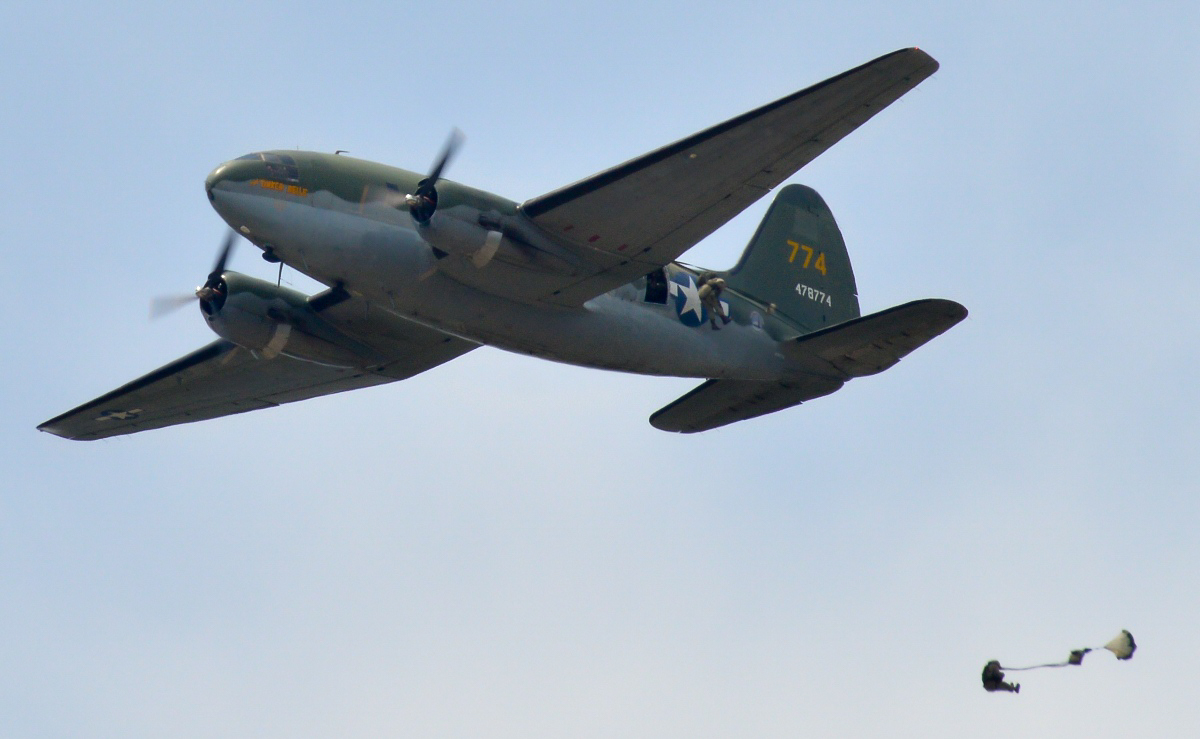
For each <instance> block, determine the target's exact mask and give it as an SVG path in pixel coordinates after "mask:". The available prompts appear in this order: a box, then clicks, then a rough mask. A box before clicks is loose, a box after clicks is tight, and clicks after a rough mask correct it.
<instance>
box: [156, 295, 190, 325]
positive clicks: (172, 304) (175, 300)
mask: <svg viewBox="0 0 1200 739" xmlns="http://www.w3.org/2000/svg"><path fill="white" fill-rule="evenodd" d="M194 300H196V296H195V295H193V294H186V295H160V296H158V297H157V298H154V299H153V300H151V301H150V320H151V321H154V320H157V319H159V318H162V317H163V316H165V315H168V314H171V313H174V312H175V311H177V310H179V309H180V308H182V307H183V306H185V305H187V304H188V303H191V302H192V301H194Z"/></svg>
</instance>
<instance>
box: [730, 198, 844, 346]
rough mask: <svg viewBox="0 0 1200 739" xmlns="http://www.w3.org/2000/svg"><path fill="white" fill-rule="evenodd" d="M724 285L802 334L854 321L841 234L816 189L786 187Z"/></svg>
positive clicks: (772, 205)
mask: <svg viewBox="0 0 1200 739" xmlns="http://www.w3.org/2000/svg"><path fill="white" fill-rule="evenodd" d="M724 276H725V279H726V283H727V284H728V285H729V287H732V288H734V289H735V290H737V291H738V292H741V293H744V294H746V295H748V296H750V297H752V298H755V299H757V300H759V301H761V302H764V303H774V304H775V306H776V309H777V310H778V311H779V312H780V313H781V314H783V315H784V316H786V317H787V318H789V319H791V320H792V321H793V322H794V323H797V324H799V325H800V326H801V327H802V328H803V329H805V330H807V331H816V330H818V329H821V328H825V327H827V326H832V325H834V324H837V323H841V322H843V321H849V320H851V319H853V318H858V317H859V315H860V313H859V310H858V288H857V287H856V286H855V284H854V271H853V269H851V267H850V255H849V254H848V253H847V252H846V243H845V242H844V241H842V232H841V230H839V229H838V226H837V222H836V221H834V219H833V213H831V212H830V211H829V206H827V205H825V201H824V200H822V199H821V196H820V195H818V194H817V191H816V190H814V189H812V188H811V187H805V186H804V185H788V186H787V187H784V188H783V189H782V190H780V191H779V194H778V195H777V196H776V197H775V202H773V203H772V204H771V208H770V209H769V210H768V211H767V215H766V217H765V218H764V219H763V222H762V224H761V225H760V226H759V227H758V231H757V232H756V233H755V234H754V238H753V239H751V240H750V244H749V245H748V246H747V247H746V251H745V252H744V253H743V254H742V258H741V259H740V260H738V263H737V266H735V267H734V268H733V269H731V270H729V272H727V273H726V274H725V275H724Z"/></svg>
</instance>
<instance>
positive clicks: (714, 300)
mask: <svg viewBox="0 0 1200 739" xmlns="http://www.w3.org/2000/svg"><path fill="white" fill-rule="evenodd" d="M698 282H699V285H700V302H701V303H703V304H704V307H705V308H707V309H708V320H709V321H711V322H712V329H713V331H718V330H720V328H721V327H720V326H718V325H717V318H718V317H719V318H720V319H721V322H722V323H729V316H727V315H725V308H724V306H722V305H721V291H722V290H724V289H725V280H722V279H721V278H720V277H717V276H716V275H715V274H713V273H712V272H705V273H704V274H702V275H700V279H699V281H698Z"/></svg>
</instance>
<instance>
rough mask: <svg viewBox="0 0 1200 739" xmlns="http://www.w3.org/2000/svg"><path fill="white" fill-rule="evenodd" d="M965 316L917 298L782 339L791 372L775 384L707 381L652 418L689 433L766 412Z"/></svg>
mask: <svg viewBox="0 0 1200 739" xmlns="http://www.w3.org/2000/svg"><path fill="white" fill-rule="evenodd" d="M966 317H967V309H966V308H964V307H962V306H961V305H959V304H958V303H955V302H954V301H952V300H940V299H928V300H915V301H913V302H911V303H905V304H904V305H898V306H896V307H894V308H888V309H887V310H883V311H880V312H878V313H873V314H871V315H869V316H863V317H861V318H855V319H852V320H850V321H846V322H844V323H841V324H839V325H837V326H832V327H830V328H827V329H822V330H820V331H814V332H813V333H810V334H805V335H803V336H800V337H799V338H796V339H792V340H790V341H785V342H783V343H782V344H780V348H781V349H782V350H783V353H784V354H785V355H786V356H787V357H788V359H790V360H791V362H792V363H793V367H794V376H792V377H790V378H788V379H784V380H779V381H775V382H772V381H752V380H709V381H708V382H706V383H704V384H703V385H701V386H699V387H697V388H696V389H695V390H692V392H690V393H688V394H687V395H684V396H683V397H682V398H679V399H678V400H676V401H675V402H673V403H671V404H670V405H668V406H666V407H664V408H662V409H661V410H659V411H658V412H657V413H655V414H654V415H652V416H651V417H650V423H651V425H653V426H654V427H655V428H657V429H661V430H663V431H675V432H678V433H684V434H693V433H696V432H699V431H708V430H710V429H714V428H718V427H720V426H725V425H727V424H731V423H736V422H738V421H744V420H746V419H748V418H756V417H758V416H764V415H766V414H768V413H774V412H775V411H780V410H783V409H784V408H791V407H792V406H795V405H799V404H800V403H803V402H805V401H808V400H812V399H814V398H819V397H821V396H823V395H828V394H830V393H832V392H835V391H837V390H838V389H839V388H841V387H842V385H843V384H845V383H846V382H847V381H849V380H851V379H853V378H855V377H865V376H866V375H873V374H876V373H878V372H882V371H884V370H885V369H887V368H889V367H891V366H893V365H895V364H896V363H897V362H899V361H900V360H901V359H902V358H904V357H906V356H908V354H909V353H910V352H912V351H913V350H914V349H916V348H917V347H919V346H921V345H922V344H924V343H926V342H928V341H929V340H931V339H933V338H934V337H936V336H938V335H940V334H942V333H944V332H946V331H947V330H949V329H950V327H952V326H954V325H955V324H956V323H958V322H959V321H961V320H963V319H964V318H966Z"/></svg>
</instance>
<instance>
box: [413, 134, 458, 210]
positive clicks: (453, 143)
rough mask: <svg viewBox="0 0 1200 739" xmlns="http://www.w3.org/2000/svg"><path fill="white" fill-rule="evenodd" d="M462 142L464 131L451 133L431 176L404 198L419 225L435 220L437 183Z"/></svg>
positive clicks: (430, 173) (431, 171)
mask: <svg viewBox="0 0 1200 739" xmlns="http://www.w3.org/2000/svg"><path fill="white" fill-rule="evenodd" d="M462 142H463V135H462V131H459V130H458V129H457V128H455V129H453V130H452V131H450V137H449V138H448V139H446V145H445V146H444V147H442V153H441V154H440V155H439V156H438V158H437V160H436V161H435V162H434V164H433V169H432V170H430V172H429V176H428V177H426V178H425V179H423V180H421V181H420V182H419V183H418V184H417V191H416V192H415V193H410V194H408V195H405V196H404V203H405V205H407V206H408V212H409V213H411V214H412V217H413V220H414V221H416V222H417V223H429V219H431V218H433V214H434V212H435V211H436V210H437V202H438V196H437V181H438V180H439V179H441V177H442V170H444V169H445V168H446V165H447V164H449V163H450V159H451V158H452V157H453V156H454V154H455V153H456V152H457V151H458V147H459V146H461V145H462Z"/></svg>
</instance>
